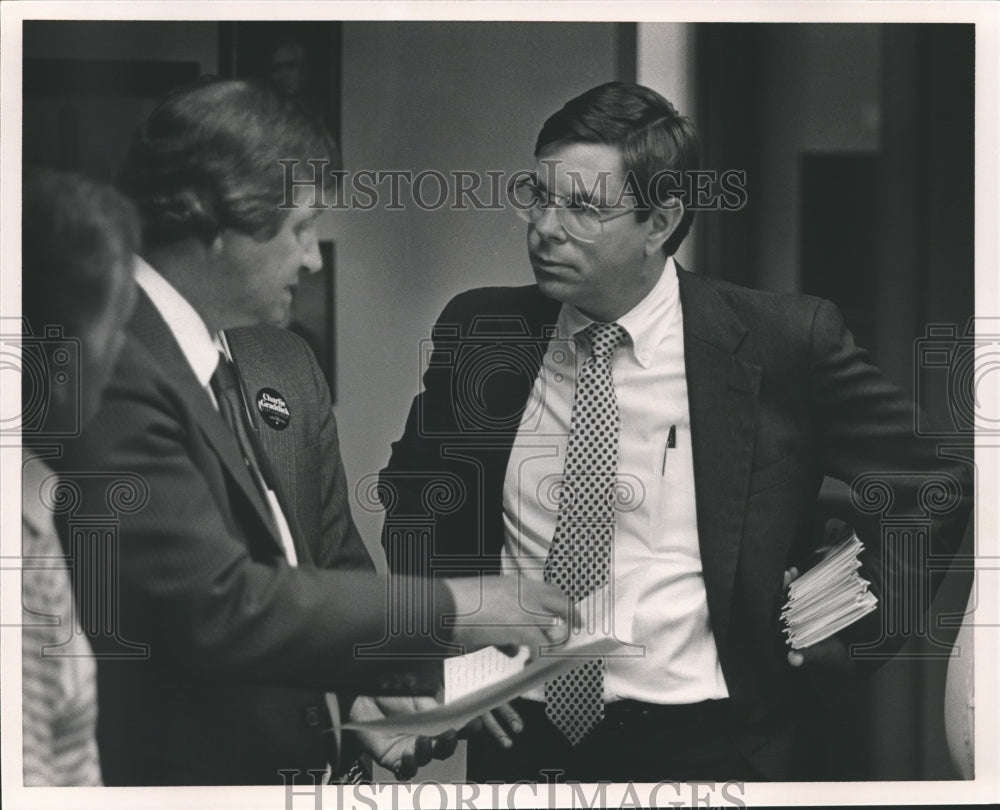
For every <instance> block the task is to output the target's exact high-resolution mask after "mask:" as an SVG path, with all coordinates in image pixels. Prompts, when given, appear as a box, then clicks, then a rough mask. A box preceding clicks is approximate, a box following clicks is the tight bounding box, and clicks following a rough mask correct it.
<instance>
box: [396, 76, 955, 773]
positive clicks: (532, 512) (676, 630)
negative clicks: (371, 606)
mask: <svg viewBox="0 0 1000 810" xmlns="http://www.w3.org/2000/svg"><path fill="white" fill-rule="evenodd" d="M697 154H698V147H697V140H696V135H695V131H694V128H693V126H692V124H691V123H690V122H689V121H688V120H687V119H686V118H684V117H682V116H680V115H678V113H677V112H676V111H675V110H674V108H673V106H672V105H671V104H670V103H669V102H667V101H666V100H665V99H663V98H662V97H661V96H660V95H658V94H657V93H655V92H653V91H652V90H650V89H648V88H645V87H641V86H637V85H629V84H621V83H611V84H606V85H602V86H600V87H596V88H594V89H592V90H590V91H588V92H586V93H584V94H583V95H581V96H579V97H577V98H575V99H573V100H572V101H570V102H569V103H567V104H566V105H565V106H564V107H563V108H562V109H561V110H559V111H558V112H556V113H555V114H554V115H552V116H551V117H550V118H549V119H548V120H547V121H546V122H545V124H544V126H543V127H542V130H541V133H540V134H539V136H538V139H537V142H536V148H535V157H536V161H537V162H536V166H535V170H534V173H533V174H531V175H530V176H522V177H519V178H516V180H515V182H514V183H513V184H512V186H511V202H512V204H513V206H514V208H515V209H516V210H517V212H518V214H519V215H520V216H521V217H522V218H523V219H525V220H526V221H527V223H528V232H527V242H528V255H529V258H530V261H531V266H532V270H533V271H534V275H535V281H536V283H535V284H534V285H532V286H529V287H520V288H488V289H479V290H472V291H469V292H466V293H464V294H462V295H459V296H457V297H456V298H455V299H453V300H452V301H451V302H450V303H449V304H448V305H447V307H446V308H445V310H444V312H443V313H442V315H441V317H440V319H439V320H438V323H437V325H436V326H435V328H434V332H433V336H434V340H435V351H434V353H433V355H432V356H431V358H430V360H429V365H428V369H427V372H426V375H425V377H424V391H423V392H422V393H421V394H420V395H419V396H418V397H417V398H416V399H415V400H414V403H413V406H412V408H411V411H410V414H409V418H408V420H407V423H406V428H405V432H404V434H403V436H402V438H401V439H400V440H399V441H398V442H396V443H395V444H394V445H393V451H392V457H391V459H390V461H389V465H388V467H387V468H386V469H385V470H383V472H382V485H383V490H384V493H385V494H386V505H387V522H386V529H385V532H384V535H383V543H384V544H385V546H386V549H387V552H388V558H389V561H390V565H392V566H393V567H394V568H395V569H396V570H397V571H407V570H410V569H409V567H408V566H409V565H413V564H416V565H418V566H420V570H442V571H444V570H448V569H457V568H464V569H465V570H466V571H475V570H479V571H490V570H494V569H496V568H502V569H504V570H507V571H519V572H521V573H522V574H523V575H524V576H527V577H533V578H537V579H543V580H545V581H547V582H555V583H557V584H559V585H560V586H561V587H562V588H563V590H564V592H565V593H566V594H567V595H568V596H569V598H571V599H572V600H574V601H577V602H579V603H580V604H581V605H586V606H587V609H586V610H583V609H582V608H581V612H582V613H584V615H587V616H590V617H592V620H591V622H590V624H589V625H588V628H589V629H590V630H591V631H593V632H602V633H605V634H612V635H614V636H615V637H616V638H617V639H618V640H620V641H622V642H624V644H623V645H622V646H621V647H620V648H619V651H617V652H616V653H615V654H614V655H608V656H607V657H605V658H603V659H591V660H586V659H585V660H582V661H581V662H580V664H579V665H578V666H577V667H576V668H574V670H573V671H571V672H570V673H569V674H568V675H567V676H563V677H560V678H557V679H553V680H552V681H549V682H548V683H546V684H545V685H544V687H538V688H536V689H534V690H532V691H530V692H528V693H527V694H525V695H524V696H523V697H522V698H520V699H518V700H516V701H514V702H513V704H511V705H510V706H507V707H504V708H503V709H502V710H500V711H498V712H496V713H495V716H488V717H486V718H484V720H485V723H486V726H487V728H488V729H489V730H490V731H492V732H493V734H492V735H490V734H484V735H480V737H479V738H477V739H476V740H475V741H473V742H472V743H470V750H469V777H470V778H471V779H474V780H476V781H484V780H503V781H507V782H513V781H516V780H521V779H525V780H530V781H545V780H546V779H547V778H551V777H552V774H553V772H555V773H556V774H557V776H556V777H555V778H557V779H558V780H560V781H564V780H565V781H569V780H580V781H584V782H595V781H599V780H611V781H626V780H634V781H641V782H659V781H664V780H702V779H705V780H749V781H758V780H765V779H766V780H790V779H805V778H810V776H811V774H810V772H809V771H807V770H806V769H805V766H804V765H803V763H802V762H801V761H800V760H799V759H798V758H797V754H799V753H800V752H801V750H802V748H801V746H800V745H799V744H798V741H799V739H800V738H799V736H798V731H799V730H798V729H797V728H796V722H795V718H796V716H797V714H798V715H801V711H800V709H801V705H802V704H801V701H802V700H804V699H806V698H805V697H804V693H805V688H806V683H805V679H804V675H805V673H807V672H808V671H809V669H810V668H812V667H823V666H826V667H828V668H837V667H846V666H847V665H848V664H849V661H850V658H849V654H848V645H849V644H851V643H857V642H868V643H873V644H876V645H878V643H879V639H880V630H881V627H882V622H881V620H880V617H881V616H882V613H881V612H876V613H873V614H870V615H869V616H868V617H866V619H865V620H863V621H861V622H859V623H857V624H855V625H853V626H851V627H849V628H848V629H846V630H844V631H842V632H841V633H840V634H838V635H837V636H834V637H832V638H830V639H828V640H826V641H823V642H820V643H819V644H816V645H815V646H813V647H810V648H807V649H806V650H804V651H801V652H795V653H788V650H787V647H786V645H785V641H784V638H783V636H782V633H781V631H780V627H779V620H778V616H779V610H780V606H781V603H782V601H783V598H784V589H785V587H786V585H787V577H786V574H785V572H786V570H788V569H790V568H791V567H792V566H794V565H795V564H796V563H798V562H799V561H801V560H802V559H804V558H805V557H806V555H807V554H808V553H809V552H810V551H811V550H812V549H813V548H814V547H815V545H817V543H818V540H819V538H817V537H816V532H815V531H814V528H813V527H814V525H815V521H816V514H815V512H816V505H817V496H818V493H819V488H820V484H821V482H822V479H823V477H824V476H825V475H829V476H832V477H835V478H838V479H840V480H842V481H845V482H847V483H851V482H853V481H854V480H855V479H856V478H857V477H858V476H860V475H862V474H865V473H872V472H875V473H879V474H886V475H890V476H896V475H897V474H899V473H903V472H905V473H906V475H907V476H908V477H907V478H905V479H898V480H897V479H896V478H894V479H893V480H894V486H895V491H894V495H895V497H896V499H897V503H898V504H899V505H900V506H902V507H903V508H905V506H904V504H905V505H910V504H915V503H916V502H917V498H918V489H919V487H920V484H921V482H922V481H925V480H926V476H943V477H945V478H947V480H949V481H952V482H954V483H955V491H956V493H957V494H956V495H955V499H954V503H953V504H951V507H952V508H950V509H949V510H942V513H941V514H938V515H936V516H935V518H934V520H933V521H932V537H933V543H934V548H935V553H940V554H951V553H954V551H955V549H956V547H957V545H958V542H959V540H960V537H961V533H962V530H963V529H964V525H965V522H966V519H967V517H968V511H969V508H970V503H969V497H968V496H967V494H966V493H968V491H969V484H968V475H967V473H966V472H965V470H964V469H962V468H961V466H960V465H956V464H951V465H949V464H948V463H946V462H942V461H941V460H940V459H938V458H936V453H935V448H934V447H933V446H931V445H929V444H926V443H924V442H921V441H919V440H918V439H917V438H916V437H915V436H914V432H913V420H912V409H911V406H910V405H909V403H908V402H907V401H906V398H905V397H904V396H903V394H902V392H900V391H899V390H897V389H896V388H894V387H893V386H892V385H891V384H890V383H889V382H888V381H887V380H886V378H885V377H884V376H883V375H882V374H881V372H879V371H878V370H877V369H876V368H874V367H872V366H871V365H868V364H867V362H866V359H865V353H864V352H863V351H862V350H861V349H859V348H858V347H856V346H855V344H854V341H853V338H852V337H851V335H850V333H849V332H848V331H847V329H846V328H845V326H844V323H843V320H842V318H841V316H840V314H839V312H838V311H837V309H836V308H835V307H834V306H833V305H832V304H830V303H829V302H826V301H822V300H819V299H816V298H811V297H806V296H795V295H782V294H772V293H763V292H757V291H752V290H748V289H744V288H740V287H737V286H734V285H732V284H728V283H724V282H720V281H716V280H713V279H710V278H706V277H704V276H699V275H695V274H693V273H690V272H687V271H685V270H683V269H681V268H680V267H679V266H678V265H677V263H676V262H675V261H674V259H673V254H674V252H675V251H676V250H677V248H678V246H679V245H680V244H681V242H682V240H683V239H684V237H685V236H686V234H687V233H688V230H689V229H690V226H691V221H692V218H693V212H692V210H691V207H690V206H689V205H688V203H689V200H687V199H685V195H684V193H683V188H684V184H683V183H680V184H678V183H676V182H668V181H669V180H672V179H674V178H676V177H678V176H680V177H683V176H684V175H685V174H686V173H689V172H691V171H693V170H695V169H696V168H697ZM660 181H662V182H660ZM446 477H448V478H453V479H456V480H460V481H462V482H463V485H464V488H465V490H466V493H467V497H466V498H465V500H464V502H463V503H462V504H461V505H460V506H459V507H458V508H451V507H449V508H448V509H443V510H440V511H439V512H438V513H436V514H434V515H433V518H434V519H433V527H432V529H431V530H430V531H425V532H424V533H422V534H421V533H417V532H413V531H407V530H406V529H407V527H408V526H411V525H412V523H413V521H414V520H418V519H419V520H426V517H427V509H428V506H427V505H428V503H429V501H428V500H427V499H426V497H422V493H424V492H425V490H426V489H427V488H429V487H431V486H433V484H434V482H435V480H439V479H442V478H446ZM857 531H858V534H859V536H860V537H861V539H862V541H863V542H864V544H865V546H866V549H867V551H866V553H865V555H864V558H863V559H864V563H865V567H864V569H863V573H864V575H865V577H866V578H867V579H869V580H870V581H871V582H872V587H873V589H874V590H875V592H876V593H877V595H878V597H879V599H880V602H881V610H882V611H885V610H888V609H894V610H895V609H902V608H906V607H907V604H905V603H903V602H902V601H901V600H902V598H903V597H902V595H901V594H902V592H903V590H904V589H903V587H902V586H901V584H900V583H902V582H903V581H904V580H908V579H910V578H915V577H916V573H915V572H916V568H917V561H915V560H914V559H913V558H912V557H911V558H910V559H908V560H907V559H903V556H904V555H902V554H899V553H896V552H890V551H888V550H887V549H883V547H882V542H881V530H880V526H879V523H878V520H877V517H875V518H871V519H869V520H861V519H859V520H858V521H857ZM414 561H415V562H414ZM588 628H585V629H584V632H586V631H587V629H588ZM901 643H902V641H901V640H900V639H894V640H893V643H892V644H888V643H887V644H883V645H882V646H879V647H877V648H878V650H879V652H881V653H885V654H888V653H890V652H891V651H893V650H894V649H896V647H898V646H899V645H900V644H901ZM803 664H805V666H804V667H803ZM518 731H520V734H517V732H518ZM515 735H516V736H515ZM546 772H548V773H546Z"/></svg>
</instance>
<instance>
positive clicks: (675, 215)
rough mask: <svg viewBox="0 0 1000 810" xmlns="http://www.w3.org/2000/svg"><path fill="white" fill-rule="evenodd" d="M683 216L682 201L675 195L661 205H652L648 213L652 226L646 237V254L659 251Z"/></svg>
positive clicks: (651, 254) (654, 253)
mask: <svg viewBox="0 0 1000 810" xmlns="http://www.w3.org/2000/svg"><path fill="white" fill-rule="evenodd" d="M683 218H684V203H683V202H681V200H680V199H679V198H677V197H669V198H668V199H667V202H666V205H664V206H663V207H659V206H657V207H654V208H653V211H652V213H651V214H650V215H649V220H648V221H649V223H650V225H651V226H652V227H651V229H650V231H649V234H648V235H647V237H646V255H647V256H654V255H656V254H657V253H659V252H660V251H661V250H662V248H663V244H664V243H665V242H666V241H667V240H668V239H669V238H670V237H671V235H673V232H674V231H676V230H677V228H678V227H679V226H680V224H681V220H682V219H683Z"/></svg>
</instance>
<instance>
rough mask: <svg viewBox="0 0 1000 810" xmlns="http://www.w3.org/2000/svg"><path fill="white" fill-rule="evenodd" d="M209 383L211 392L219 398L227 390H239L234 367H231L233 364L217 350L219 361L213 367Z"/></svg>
mask: <svg viewBox="0 0 1000 810" xmlns="http://www.w3.org/2000/svg"><path fill="white" fill-rule="evenodd" d="M209 385H210V386H211V387H212V393H213V394H215V396H216V399H219V398H220V397H221V396H222V395H223V394H225V393H227V392H230V391H237V390H239V380H238V379H237V377H236V369H235V368H233V364H232V363H231V362H230V361H229V358H228V357H226V356H225V355H224V354H222V352H219V363H218V365H217V366H216V367H215V371H214V372H212V379H211V380H209Z"/></svg>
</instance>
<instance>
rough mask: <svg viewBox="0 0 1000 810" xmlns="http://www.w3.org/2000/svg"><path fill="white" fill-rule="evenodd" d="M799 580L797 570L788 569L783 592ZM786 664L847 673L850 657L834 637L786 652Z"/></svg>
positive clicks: (839, 641) (842, 643)
mask: <svg viewBox="0 0 1000 810" xmlns="http://www.w3.org/2000/svg"><path fill="white" fill-rule="evenodd" d="M798 578H799V569H798V568H795V567H794V566H793V567H792V568H789V569H788V570H787V571H785V590H786V591H787V590H788V586H789V585H791V584H792V583H793V582H795V580H796V579H798ZM787 658H788V663H789V664H790V665H791V666H793V667H801V666H807V667H812V666H815V667H817V668H822V669H825V670H827V671H828V672H848V671H849V670H850V668H851V656H850V653H849V652H848V649H847V645H846V644H844V642H843V641H841V640H840V639H839V638H837V637H836V636H830V638H827V639H824V640H823V641H818V642H816V643H815V644H811V645H810V646H808V647H803V648H802V649H801V650H789V651H788V656H787Z"/></svg>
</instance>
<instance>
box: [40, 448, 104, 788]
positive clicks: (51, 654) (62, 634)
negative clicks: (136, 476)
mask: <svg viewBox="0 0 1000 810" xmlns="http://www.w3.org/2000/svg"><path fill="white" fill-rule="evenodd" d="M51 475H52V473H51V471H50V470H49V469H48V468H47V467H46V466H45V465H44V464H43V463H42V462H40V461H38V460H37V459H33V458H31V457H30V456H29V457H27V458H26V459H25V464H24V477H23V481H22V513H21V514H22V517H21V525H22V538H23V539H22V543H23V546H22V557H23V562H22V569H23V570H22V603H21V604H22V617H23V627H22V634H21V673H22V689H23V715H22V731H23V751H24V784H25V785H26V786H32V785H45V786H60V785H100V784H101V770H100V765H99V760H98V755H97V743H96V740H95V739H94V728H95V725H96V721H97V692H96V673H95V664H94V659H93V657H92V655H91V651H90V646H89V645H88V643H87V641H86V639H85V638H84V637H83V636H82V635H81V634H80V632H79V629H78V628H76V627H74V624H73V622H74V621H75V616H74V611H73V596H72V590H71V583H70V579H69V576H68V572H67V569H66V561H65V556H64V555H63V551H62V548H61V547H60V545H59V540H58V537H57V535H56V532H55V527H54V526H53V524H52V516H51V514H50V512H49V510H48V509H46V507H45V506H44V504H43V503H42V500H41V498H40V492H41V487H42V486H43V484H44V482H45V480H46V479H47V478H49V477H50V476H51Z"/></svg>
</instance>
